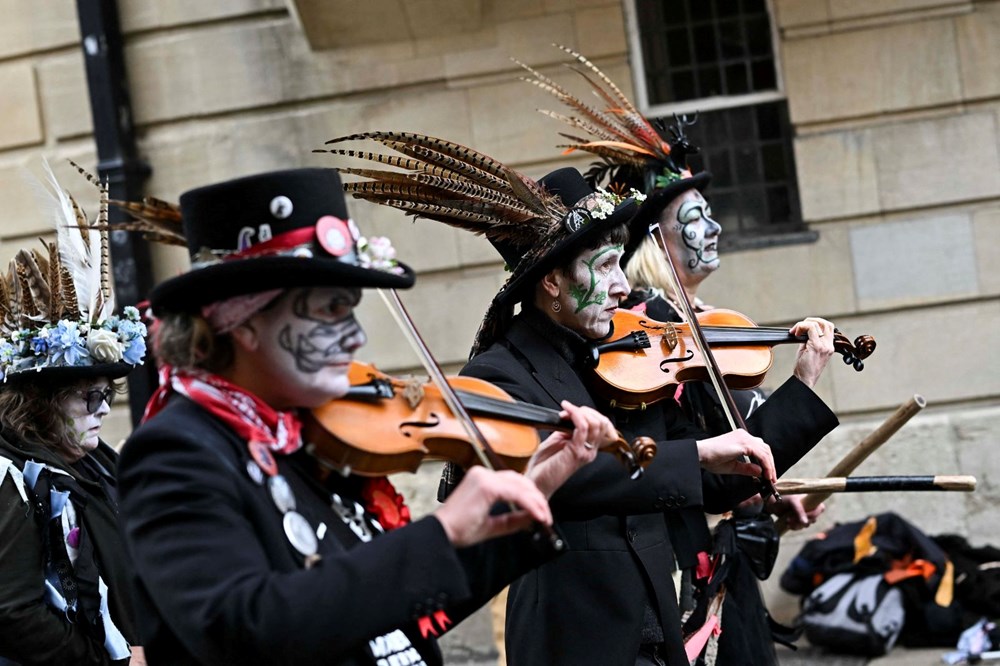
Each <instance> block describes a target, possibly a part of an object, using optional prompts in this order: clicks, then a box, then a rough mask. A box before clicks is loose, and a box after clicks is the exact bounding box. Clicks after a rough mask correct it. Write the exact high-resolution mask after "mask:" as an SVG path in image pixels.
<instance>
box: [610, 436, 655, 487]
mask: <svg viewBox="0 0 1000 666" xmlns="http://www.w3.org/2000/svg"><path fill="white" fill-rule="evenodd" d="M656 448H657V447H656V442H654V441H653V440H652V438H650V437H636V438H635V439H633V440H632V441H631V443H630V442H626V441H625V439H624V438H623V437H619V438H618V439H617V440H616V441H614V442H612V443H611V444H608V445H607V446H605V447H602V448H601V450H602V451H606V452H607V453H611V454H613V455H614V456H615V457H616V458H618V460H619V461H621V463H622V465H624V466H625V469H626V470H628V474H629V478H630V479H633V480H634V479H638V478H640V477H641V476H642V471H643V469H644V468H645V467H646V466H647V465H649V463H651V462H653V458H655V457H656Z"/></svg>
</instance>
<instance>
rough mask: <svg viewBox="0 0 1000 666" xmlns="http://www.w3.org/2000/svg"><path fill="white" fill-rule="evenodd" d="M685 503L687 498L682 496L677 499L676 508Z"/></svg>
mask: <svg viewBox="0 0 1000 666" xmlns="http://www.w3.org/2000/svg"><path fill="white" fill-rule="evenodd" d="M687 501H688V498H687V497H684V495H681V496H680V497H678V498H677V506H683V504H684V503H685V502H687Z"/></svg>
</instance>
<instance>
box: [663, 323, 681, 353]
mask: <svg viewBox="0 0 1000 666" xmlns="http://www.w3.org/2000/svg"><path fill="white" fill-rule="evenodd" d="M660 344H662V345H663V346H664V347H666V349H667V351H668V352H669V351H673V350H674V348H675V347H676V346H677V329H676V328H675V327H674V325H673V324H667V325H666V326H664V327H663V335H662V336H660Z"/></svg>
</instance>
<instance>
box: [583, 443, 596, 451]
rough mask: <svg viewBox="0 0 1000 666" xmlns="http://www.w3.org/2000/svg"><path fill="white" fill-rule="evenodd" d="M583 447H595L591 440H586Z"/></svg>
mask: <svg viewBox="0 0 1000 666" xmlns="http://www.w3.org/2000/svg"><path fill="white" fill-rule="evenodd" d="M583 448H585V449H593V448H594V445H593V444H591V443H590V442H584V443H583Z"/></svg>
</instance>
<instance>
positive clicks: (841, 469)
mask: <svg viewBox="0 0 1000 666" xmlns="http://www.w3.org/2000/svg"><path fill="white" fill-rule="evenodd" d="M926 406H927V401H926V400H924V396H922V395H920V394H919V393H914V394H913V397H911V398H910V399H909V400H907V401H906V402H904V403H903V404H902V405H900V406H899V407H897V408H896V411H895V412H893V413H892V414H890V415H889V418H887V419H886V420H885V421H883V422H882V424H881V425H880V426H879V427H878V428H876V429H875V430H873V431H872V432H871V433H870V434H869V435H868V436H867V437H865V438H864V439H863V440H861V441H860V442H858V444H857V446H855V447H854V448H853V449H851V450H850V451H848V453H847V455H845V456H844V457H843V458H841V460H840V462H838V463H837V464H836V465H834V466H833V468H832V469H831V470H830V471H829V472H827V474H826V475H827V476H828V477H839V476H850V474H851V472H853V471H854V470H855V469H857V467H858V465H860V464H861V463H862V462H864V461H865V459H866V458H868V456H870V455H871V454H872V453H874V452H875V450H876V449H877V448H878V447H880V446H882V445H883V444H885V443H886V442H887V441H888V440H889V438H890V437H892V436H893V435H895V434H896V432H897V431H898V430H899V429H900V428H902V427H903V425H904V424H905V423H906V422H907V421H909V420H910V419H911V418H913V416H914V414H916V413H917V412H919V411H920V410H921V409H923V408H924V407H926ZM829 497H830V493H826V494H823V493H821V492H818V493H816V494H812V495H809V497H807V498H805V500H803V502H802V504H803V506H804V508H805V510H806V512H807V513H808V512H809V511H812V510H813V509H815V508H816V507H818V506H819V505H820V504H822V503H823V502H824V501H825V500H826V499H828V498H829ZM776 526H777V529H778V534H784V533H785V532H787V531H788V521H787V520H785V518H784V516H782V517H781V518H779V519H778V520H777V523H776Z"/></svg>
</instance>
